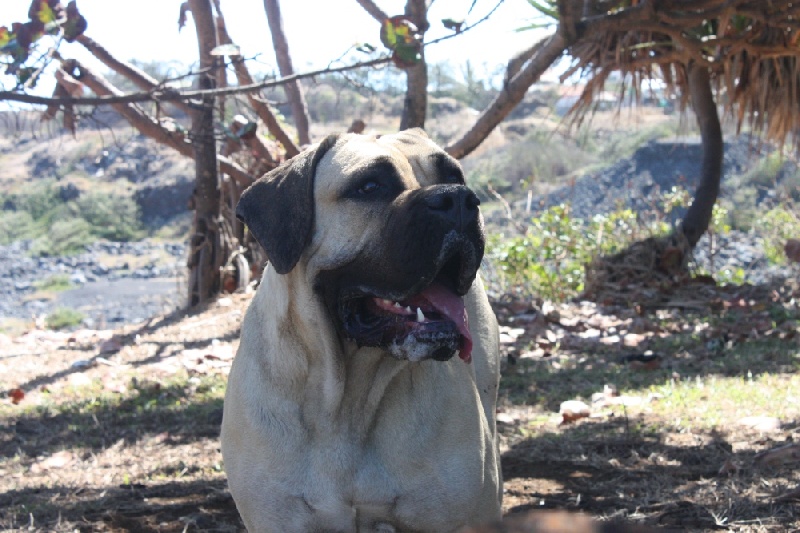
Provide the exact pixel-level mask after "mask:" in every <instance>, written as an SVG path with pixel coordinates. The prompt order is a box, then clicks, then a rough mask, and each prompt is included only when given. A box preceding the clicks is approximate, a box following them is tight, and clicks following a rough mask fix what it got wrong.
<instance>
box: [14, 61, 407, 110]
mask: <svg viewBox="0 0 800 533" xmlns="http://www.w3.org/2000/svg"><path fill="white" fill-rule="evenodd" d="M389 61H391V59H390V58H388V57H379V58H376V59H372V60H370V61H363V62H359V63H354V64H352V65H345V66H341V67H328V68H324V69H319V70H312V71H310V72H304V73H301V74H295V75H293V76H287V77H286V78H281V79H278V80H270V81H261V82H258V83H253V84H250V85H244V86H238V87H227V88H225V89H213V90H188V91H178V90H175V89H171V88H169V87H164V88H160V89H157V90H154V91H149V92H146V93H128V94H125V93H122V92H118V93H117V94H115V95H108V96H97V97H85V98H50V97H47V96H36V95H33V94H26V93H18V92H14V91H0V102H2V101H8V102H20V103H25V104H37V105H90V106H97V105H106V104H134V103H141V102H151V101H157V102H171V101H175V100H183V101H191V100H196V99H198V98H202V97H204V96H209V95H210V96H219V95H226V96H227V95H232V94H246V93H256V92H259V91H260V90H262V89H267V88H270V87H280V86H281V85H283V84H284V83H288V82H290V81H293V80H301V79H305V78H313V77H315V76H320V75H322V74H333V73H336V72H346V71H348V70H356V69H360V68H365V67H374V66H377V65H383V64H385V63H388V62H389ZM80 68H81V69H83V68H85V67H80ZM72 74H73V76H75V78H76V79H80V74H76V73H74V72H73V73H72ZM81 81H82V80H81Z"/></svg>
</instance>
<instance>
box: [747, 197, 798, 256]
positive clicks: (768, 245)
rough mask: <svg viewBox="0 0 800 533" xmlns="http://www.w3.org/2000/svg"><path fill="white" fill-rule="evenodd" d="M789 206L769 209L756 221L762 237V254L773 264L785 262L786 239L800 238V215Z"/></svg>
mask: <svg viewBox="0 0 800 533" xmlns="http://www.w3.org/2000/svg"><path fill="white" fill-rule="evenodd" d="M790 207H791V206H779V207H776V208H774V209H770V210H769V211H767V212H766V213H764V214H763V215H762V216H760V217H759V218H758V220H757V222H756V225H757V227H758V228H759V230H760V231H761V234H762V238H763V246H764V254H765V255H766V256H767V259H768V260H769V261H770V262H771V263H774V264H779V265H782V264H785V263H786V261H787V260H786V254H785V253H784V251H783V246H784V244H786V239H800V217H798V215H797V214H796V211H795V210H793V209H790Z"/></svg>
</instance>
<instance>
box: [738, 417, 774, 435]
mask: <svg viewBox="0 0 800 533" xmlns="http://www.w3.org/2000/svg"><path fill="white" fill-rule="evenodd" d="M738 424H739V425H740V426H744V427H748V428H750V429H754V430H756V431H760V432H762V433H772V432H775V431H780V429H781V421H780V420H778V419H777V418H775V417H774V416H746V417H744V418H741V419H739V421H738Z"/></svg>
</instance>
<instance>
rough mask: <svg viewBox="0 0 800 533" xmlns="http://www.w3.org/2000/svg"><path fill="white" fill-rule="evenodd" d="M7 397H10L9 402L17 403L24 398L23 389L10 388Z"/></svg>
mask: <svg viewBox="0 0 800 533" xmlns="http://www.w3.org/2000/svg"><path fill="white" fill-rule="evenodd" d="M8 397H9V398H11V403H13V404H14V405H18V404H19V402H21V401H22V400H23V399H24V398H25V391H23V390H22V389H19V388H17V389H11V390H10V391H8Z"/></svg>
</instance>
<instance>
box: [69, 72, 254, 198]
mask: <svg viewBox="0 0 800 533" xmlns="http://www.w3.org/2000/svg"><path fill="white" fill-rule="evenodd" d="M63 64H64V70H66V71H75V70H76V69H78V70H80V72H81V73H82V76H81V80H80V81H81V82H82V83H84V84H85V85H86V86H87V87H89V88H90V89H91V90H92V91H94V92H95V93H96V94H99V95H114V94H121V93H120V91H119V90H118V89H117V88H116V87H114V86H113V85H111V83H109V81H108V80H106V79H105V78H103V77H102V76H100V75H99V74H96V73H94V72H92V71H91V70H90V69H89V68H87V67H86V66H85V65H81V64H80V63H79V62H78V61H77V60H75V59H68V60H65V61H63ZM61 100H65V101H68V100H69V99H67V98H63V99H61ZM111 107H113V108H114V110H115V111H116V112H117V113H119V114H120V115H122V116H123V117H124V118H125V120H127V121H128V122H129V123H130V124H131V126H133V127H134V128H136V129H137V130H138V131H139V132H140V133H142V134H143V135H146V136H148V137H150V138H151V139H153V140H155V141H158V142H159V143H161V144H163V145H165V146H169V147H170V148H173V149H174V150H176V151H177V152H178V153H180V154H181V155H184V156H186V157H190V158H192V159H194V153H193V151H192V145H191V144H190V143H189V142H188V141H187V140H186V135H185V134H184V133H183V132H180V131H170V130H168V129H167V128H165V127H164V126H162V125H161V124H160V123H159V122H158V121H157V120H156V119H154V118H153V117H151V116H149V115H147V114H146V113H145V112H144V111H142V110H141V109H139V108H137V107H136V106H135V105H134V104H131V103H127V104H126V103H114V104H111ZM219 165H220V170H222V171H223V172H225V173H226V174H229V175H230V176H231V177H232V178H233V179H234V180H236V181H237V182H238V183H240V184H241V185H243V186H247V185H249V184H251V183H253V181H254V178H253V176H251V175H250V174H249V173H248V172H247V171H246V170H244V169H243V168H242V167H240V166H239V165H237V164H236V163H234V162H233V161H230V160H229V159H227V158H224V157H219Z"/></svg>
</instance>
